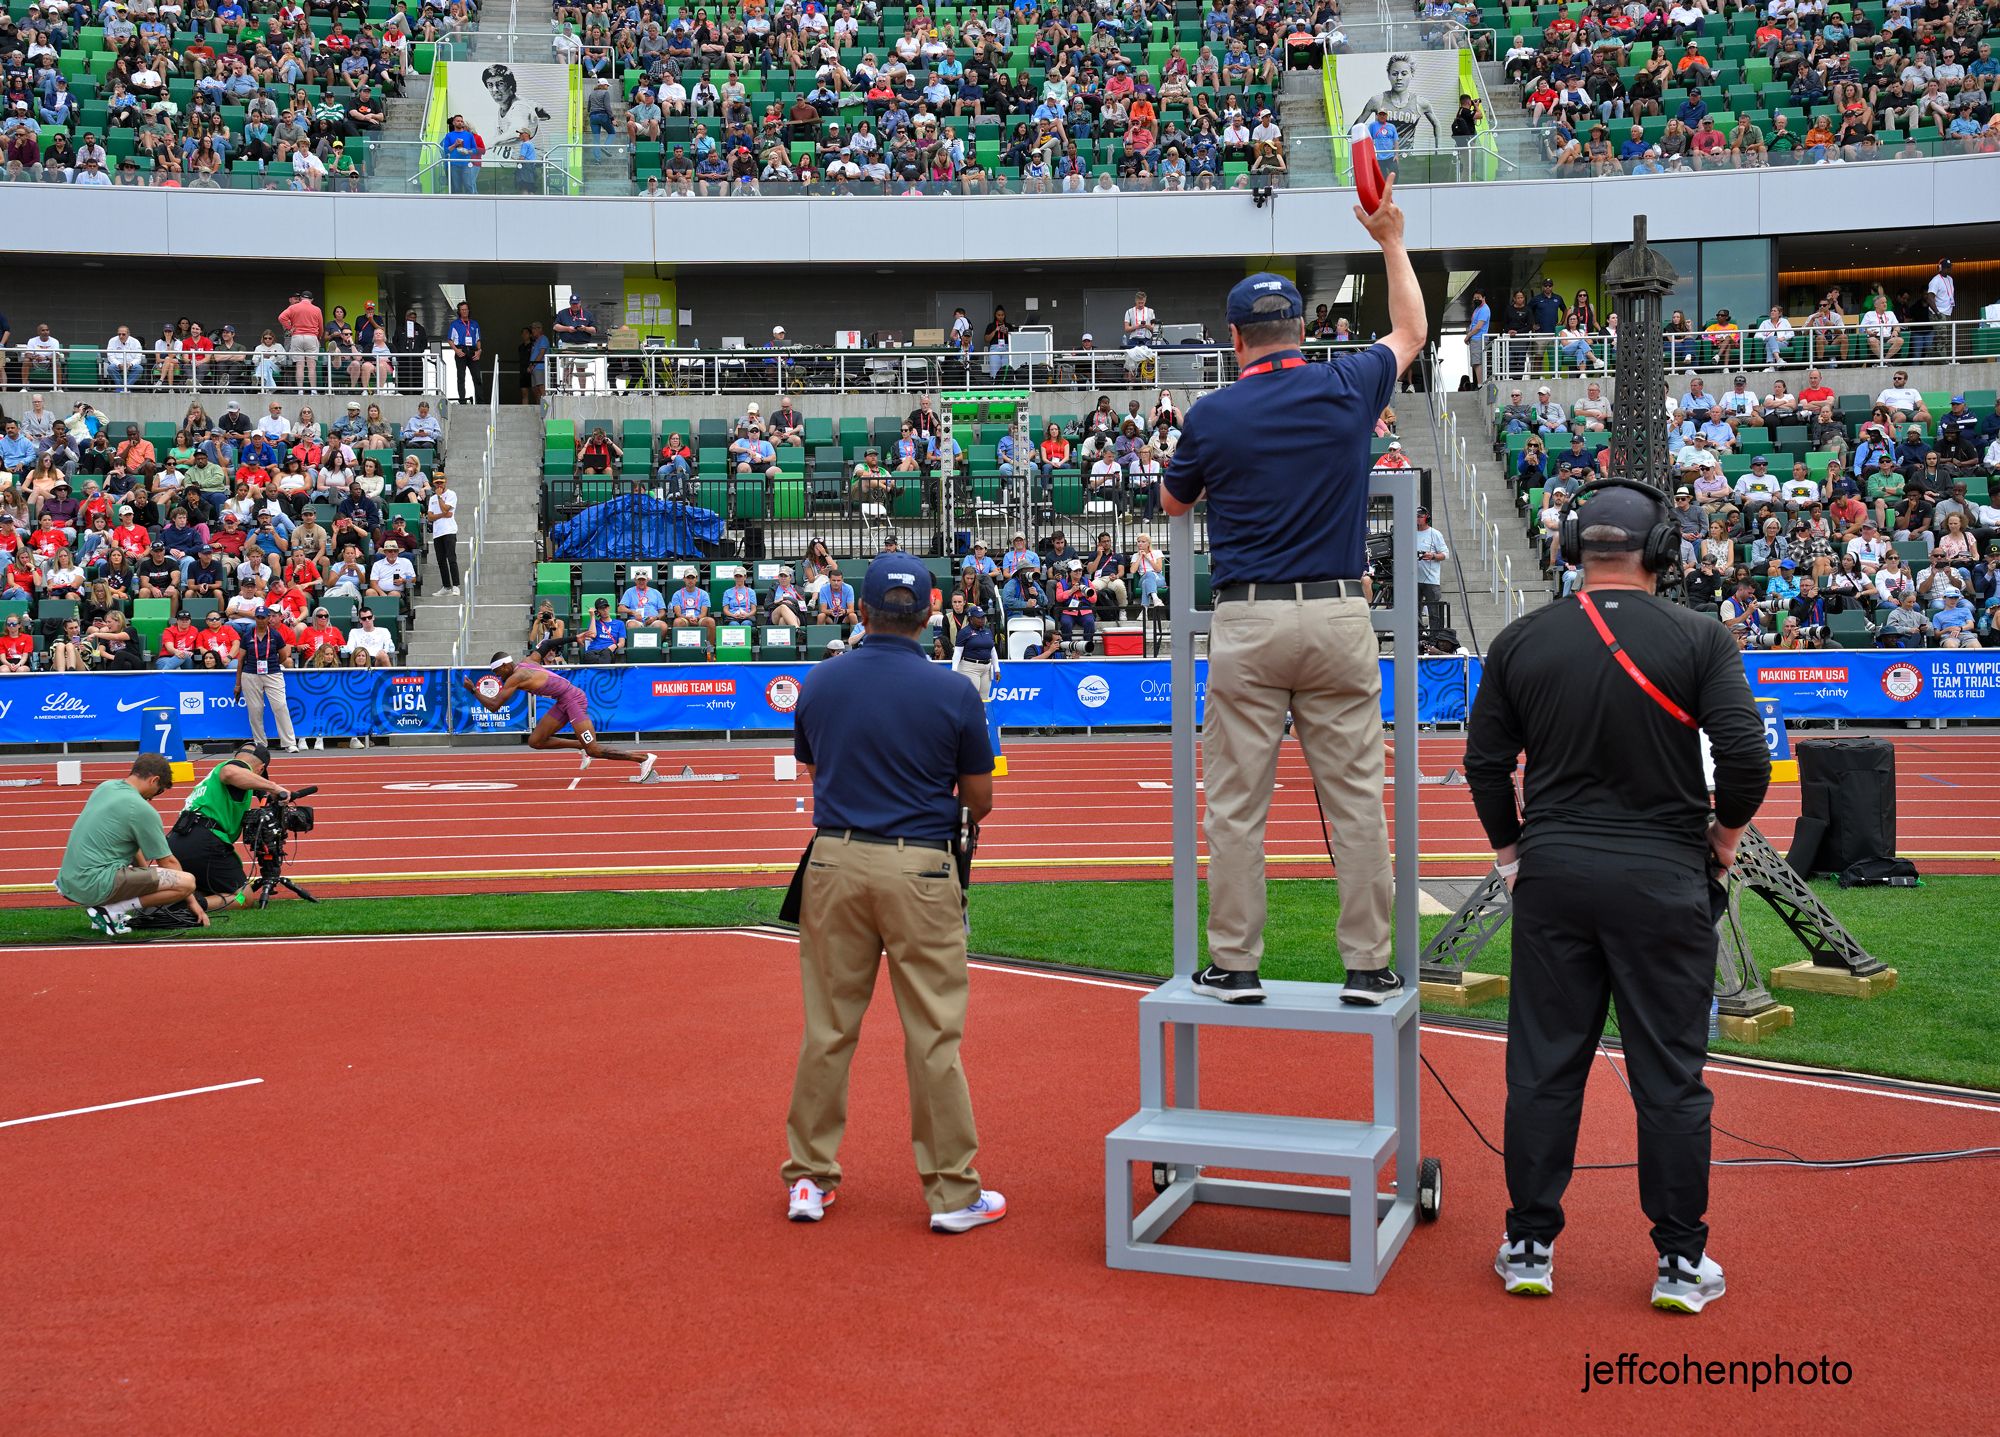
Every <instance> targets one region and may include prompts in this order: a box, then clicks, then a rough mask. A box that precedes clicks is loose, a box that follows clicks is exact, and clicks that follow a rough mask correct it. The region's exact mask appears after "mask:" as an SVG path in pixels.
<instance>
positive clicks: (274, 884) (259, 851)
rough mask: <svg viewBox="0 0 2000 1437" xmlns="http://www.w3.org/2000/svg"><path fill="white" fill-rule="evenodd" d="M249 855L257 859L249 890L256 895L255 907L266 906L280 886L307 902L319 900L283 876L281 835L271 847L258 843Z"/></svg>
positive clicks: (283, 850)
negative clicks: (253, 877) (253, 880)
mask: <svg viewBox="0 0 2000 1437" xmlns="http://www.w3.org/2000/svg"><path fill="white" fill-rule="evenodd" d="M251 857H253V858H255V859H256V860H257V881H256V882H255V883H253V884H251V885H250V891H251V892H252V893H254V894H255V895H256V896H257V905H256V906H257V907H259V908H264V907H267V906H268V905H269V904H270V902H271V896H272V895H273V894H275V893H276V892H277V891H278V890H279V889H280V888H282V889H284V890H285V891H286V892H287V893H290V894H292V895H293V896H294V897H297V898H303V899H305V901H306V902H308V903H317V902H319V900H318V899H317V898H315V897H313V896H312V894H310V893H308V892H306V890H305V889H304V888H302V887H300V886H299V885H298V884H296V883H294V882H293V881H292V880H291V879H289V878H287V877H285V840H284V838H283V837H282V836H280V837H279V839H278V840H277V843H276V844H275V845H274V846H272V847H269V848H266V847H264V846H263V845H262V844H259V845H258V846H257V847H256V848H255V849H253V850H252V851H251Z"/></svg>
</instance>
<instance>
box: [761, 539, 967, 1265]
mask: <svg viewBox="0 0 2000 1437" xmlns="http://www.w3.org/2000/svg"><path fill="white" fill-rule="evenodd" d="M930 611H931V576H930V571H929V570H927V569H926V568H925V567H924V566H923V565H922V564H921V563H919V562H917V561H916V560H914V559H911V558H910V557H909V556H908V555H906V554H900V553H891V554H880V555H877V556H876V558H875V561H874V562H873V563H872V564H870V565H869V566H868V574H867V577H866V578H864V579H863V580H862V581H861V618H862V628H863V629H865V630H866V632H867V638H866V639H864V640H863V641H862V642H861V644H860V645H859V646H858V647H857V648H856V649H855V650H854V651H853V652H852V653H850V654H846V655H844V656H843V657H842V658H840V659H839V660H838V661H837V662H833V663H823V664H818V665H816V666H815V667H814V668H813V671H812V673H811V674H809V675H808V676H807V678H806V680H805V684H804V686H803V688H802V689H801V691H800V694H799V703H798V712H797V714H796V716H795V718H794V727H793V730H792V751H793V753H794V754H795V755H796V757H797V758H798V761H799V763H800V764H801V765H802V766H803V767H804V769H805V772H806V774H807V776H808V777H809V778H810V779H811V780H812V785H813V824H814V827H816V828H817V829H818V830H819V832H818V834H817V836H816V837H815V838H814V839H813V844H812V847H811V849H810V850H808V852H807V854H806V858H805V861H804V862H803V863H802V864H801V865H800V873H801V877H802V882H801V887H800V901H799V974H800V978H801V981H802V986H803V988H804V997H805V1037H804V1040H803V1041H802V1042H801V1043H800V1045H799V1066H798V1074H797V1077H796V1078H795V1079H794V1081H793V1085H792V1106H791V1113H790V1116H789V1117H788V1118H787V1119H786V1122H785V1136H786V1140H787V1142H788V1143H789V1145H790V1148H791V1157H790V1159H789V1161H787V1162H786V1164H785V1168H784V1176H785V1182H786V1184H787V1185H788V1186H789V1188H790V1192H789V1194H788V1197H787V1208H786V1215H787V1216H788V1217H790V1218H791V1220H792V1221H793V1222H818V1221H819V1220H820V1219H821V1218H822V1217H824V1216H825V1215H826V1209H827V1207H828V1206H829V1205H830V1204H831V1203H832V1202H833V1198H834V1193H835V1191H836V1190H837V1189H838V1188H839V1186H840V1162H839V1156H838V1154H839V1151H840V1138H841V1134H842V1132H843V1131H844V1130H845V1128H846V1126H847V1073H848V1067H849V1065H850V1064H851V1063H852V1062H853V1060H854V1045H855V1041H856V1039H857V1037H858V1036H859V1034H860V1031H861V1019H862V1017H863V1015H864V1014H866V1013H867V1011H868V1000H869V998H870V997H872V996H873V995H874V992H875V974H876V966H877V964H878V963H879V962H880V961H881V958H882V955H883V954H884V953H885V952H886V953H887V954H888V956H889V986H890V988H891V990H892V991H894V993H895V995H896V1010H897V1012H898V1013H900V1014H901V1015H902V1019H903V1037H904V1053H905V1057H906V1062H905V1065H904V1066H905V1069H906V1073H907V1076H908V1079H909V1085H910V1140H911V1143H912V1144H913V1146H914V1147H915V1149H916V1156H917V1172H918V1175H919V1176H920V1177H921V1178H922V1179H923V1185H924V1199H925V1202H926V1203H927V1204H928V1205H929V1207H930V1212H931V1231H933V1232H953V1233H957V1232H969V1231H971V1230H972V1229H973V1228H975V1227H983V1226H985V1225H986V1224H988V1223H992V1222H998V1221H999V1220H1000V1219H1001V1218H1003V1217H1005V1216H1006V1215H1007V1200H1006V1198H1004V1197H1002V1196H1001V1195H1000V1194H999V1193H997V1192H992V1191H990V1190H987V1189H985V1188H982V1187H981V1186H980V1181H979V1174H978V1172H977V1171H975V1170H974V1168H973V1166H972V1158H973V1154H974V1153H975V1152H976V1151H977V1150H978V1147H979V1137H978V1133H977V1132H976V1131H975V1130H974V1128H973V1123H972V1097H971V1094H970V1093H969V1092H968V1091H967V1089H966V1085H965V1070H964V1069H963V1068H962V1067H961V1066H960V1064H959V1061H958V1045H959V1040H960V1039H961V1038H962V1037H963V1035H964V1032H965V996H966V986H967V977H966V966H965V927H964V924H963V922H962V921H961V919H960V913H961V911H962V910H961V900H962V898H963V890H962V888H961V887H960V884H959V878H958V873H957V871H956V869H955V866H954V863H953V854H954V852H955V850H956V847H957V839H958V836H959V828H960V823H961V817H960V809H961V807H963V808H964V809H965V810H966V811H967V813H968V814H969V815H970V819H971V822H972V823H974V824H977V823H978V822H979V820H981V819H982V818H984V817H985V816H986V815H987V814H988V813H989V812H990V811H991V810H992V808H993V747H992V744H991V743H990V742H989V740H988V738H987V734H986V713H985V709H984V706H983V705H982V704H981V703H980V701H979V694H978V692H977V690H975V689H974V688H973V686H972V685H971V684H969V683H966V682H965V681H964V680H963V679H961V678H960V677H959V676H958V675H957V674H955V673H952V672H951V671H950V670H949V669H948V668H945V667H944V666H943V665H939V664H933V663H931V661H930V660H929V659H928V658H927V657H926V656H925V652H924V650H923V648H921V647H920V646H919V645H918V638H919V636H921V635H922V634H923V632H924V630H925V628H926V627H928V625H929V622H930ZM885 719H886V721H885Z"/></svg>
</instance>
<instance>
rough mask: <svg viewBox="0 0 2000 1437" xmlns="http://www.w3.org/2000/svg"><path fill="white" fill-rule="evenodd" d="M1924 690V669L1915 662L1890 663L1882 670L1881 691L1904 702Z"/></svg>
mask: <svg viewBox="0 0 2000 1437" xmlns="http://www.w3.org/2000/svg"><path fill="white" fill-rule="evenodd" d="M1923 691H1924V671H1923V670H1922V669H1920V668H1918V667H1917V666H1916V665H1915V664H1891V665H1889V667H1888V668H1886V669H1884V670H1883V671H1882V692H1883V693H1885V694H1887V695H1888V696H1889V697H1890V698H1892V699H1894V700H1895V701H1896V702H1897V703H1899V704H1906V703H1908V702H1909V701H1910V700H1911V699H1913V698H1916V697H1917V696H1918V695H1919V694H1921V693H1922V692H1923Z"/></svg>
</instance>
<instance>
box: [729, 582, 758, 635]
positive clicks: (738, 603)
mask: <svg viewBox="0 0 2000 1437" xmlns="http://www.w3.org/2000/svg"><path fill="white" fill-rule="evenodd" d="M722 617H723V618H725V619H728V620H729V621H730V622H731V623H734V624H754V623H756V622H757V618H758V607H757V591H756V590H755V589H753V588H751V587H750V575H749V572H748V571H747V570H743V569H738V570H737V571H736V582H735V583H733V584H731V585H730V586H729V587H728V588H727V589H724V590H723V591H722Z"/></svg>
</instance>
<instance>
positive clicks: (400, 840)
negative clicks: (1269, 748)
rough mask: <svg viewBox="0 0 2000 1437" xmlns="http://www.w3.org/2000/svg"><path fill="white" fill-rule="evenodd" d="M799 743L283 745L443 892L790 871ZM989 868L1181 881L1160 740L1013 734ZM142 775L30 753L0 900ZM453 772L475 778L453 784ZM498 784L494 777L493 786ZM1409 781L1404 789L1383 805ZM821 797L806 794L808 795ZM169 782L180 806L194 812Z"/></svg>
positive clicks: (1974, 814) (1966, 788)
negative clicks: (1035, 738) (103, 786)
mask: <svg viewBox="0 0 2000 1437" xmlns="http://www.w3.org/2000/svg"><path fill="white" fill-rule="evenodd" d="M1893 741H1894V742H1895V743H1896V746H1897V759H1898V762H1897V775H1898V788H1899V793H1898V818H1899V828H1898V842H1899V843H1900V845H1901V847H1902V850H1903V851H1904V852H1905V853H1907V854H1908V855H1910V856H1911V857H1913V858H1915V859H1916V860H1917V862H1918V863H1919V865H1920V866H1922V867H1923V868H1924V869H1925V870H1926V871H1930V872H1944V871H1972V872H2000V736H1994V735H1958V734H1933V733H1922V734H1907V735H1898V736H1894V739H1893ZM786 751H787V750H784V749H778V748H771V747H752V746H747V745H737V746H732V747H718V746H714V745H705V746H701V747H689V748H674V747H671V746H662V747H660V748H658V749H657V752H658V753H659V754H660V756H661V771H662V772H663V773H667V774H678V773H680V772H681V770H682V769H683V767H692V768H693V769H694V771H695V773H696V774H698V775H717V774H732V773H733V774H736V775H738V777H737V779H736V780H735V781H732V782H671V783H664V784H655V785H650V786H645V787H641V786H639V785H636V784H633V783H631V782H629V781H628V779H629V777H630V775H631V773H632V769H631V767H630V766H629V765H626V764H617V763H608V762H602V761H600V762H598V763H597V764H595V765H593V766H592V768H591V769H590V771H589V772H588V773H587V774H579V772H578V768H577V763H576V760H575V758H574V757H572V756H569V755H566V754H557V753H534V752H530V751H529V750H527V749H525V748H520V749H501V750H496V749H490V748H488V749H477V750H470V751H449V750H436V749H433V750H418V749H407V750H400V751H399V750H387V751H384V750H379V749H377V750H368V751H365V752H360V753H347V752H323V753H308V754H302V755H298V756H295V757H282V758H280V759H279V760H278V761H277V764H276V766H275V772H276V774H277V776H278V777H279V778H280V779H281V780H282V781H283V782H285V783H286V784H287V785H289V786H292V787H302V786H304V785H306V784H319V785H321V792H320V793H319V794H318V796H316V797H315V798H313V799H311V800H310V802H311V803H312V804H313V805H314V806H315V807H316V808H317V810H318V814H319V827H318V828H317V830H316V831H315V832H314V833H312V834H311V835H309V836H308V837H307V838H305V839H304V840H303V841H302V842H301V843H300V844H299V846H298V848H297V851H296V852H295V854H294V857H293V860H292V863H291V866H290V871H291V873H292V874H293V875H294V876H295V877H297V878H299V879H300V880H301V881H304V882H306V883H308V884H312V883H317V884H320V885H323V886H333V888H334V891H335V892H337V891H338V890H339V886H340V885H363V884H365V885H368V887H369V891H372V892H378V893H387V892H439V891H457V892H465V891H476V890H481V889H485V890H501V889H504V890H509V891H520V890H531V889H573V888H579V887H620V888H632V887H726V886H736V885H739V884H743V883H753V884H754V883H775V882H781V881H783V880H784V879H785V878H786V877H787V876H789V874H790V873H791V870H792V866H793V864H795V863H796V862H797V859H798V854H799V851H800V850H801V849H802V848H803V847H804V845H805V842H806V837H807V835H808V833H809V832H810V831H811V814H810V811H809V810H810V809H811V806H812V799H811V793H810V789H809V786H808V785H807V784H805V783H803V782H797V783H782V784H781V783H778V782H776V781H774V780H773V778H772V776H771V773H772V763H771V760H772V757H773V755H774V754H776V753H780V752H786ZM1462 754H1463V743H1462V740H1461V739H1459V738H1458V737H1456V736H1443V735H1440V736H1437V737H1435V738H1426V739H1425V740H1424V741H1423V742H1422V746H1421V748H1420V750H1419V755H1418V762H1419V765H1420V767H1421V768H1422V769H1423V770H1424V771H1425V772H1426V773H1428V774H1430V775H1432V776H1439V775H1442V774H1444V773H1445V772H1446V771H1447V770H1450V769H1454V768H1456V767H1457V766H1458V764H1459V763H1460V761H1461V758H1462ZM1007 756H1008V764H1009V770H1010V771H1009V773H1008V776H1007V777H1006V778H1004V779H1002V780H1000V781H999V782H998V784H997V786H996V796H997V808H996V810H995V812H994V814H993V816H992V817H991V818H990V819H989V820H988V821H987V823H986V824H985V826H984V834H983V839H982V843H981V845H980V850H979V860H978V861H979V864H980V866H981V867H982V869H983V870H984V871H985V872H987V873H988V874H990V875H991V876H992V877H994V878H1021V879H1037V880H1044V879H1088V878H1110V877H1163V876H1165V873H1166V871H1167V866H1168V863H1169V860H1170V857H1171V853H1172V827H1171V822H1170V815H1169V794H1168V791H1167V781H1168V776H1169V761H1168V751H1167V745H1166V743H1165V742H1164V741H1163V740H1145V741H1131V740H1101V741H1078V740H1064V741H1049V742H1025V741H1023V742H1016V743H1014V744H1012V745H1011V746H1010V747H1009V749H1008V755H1007ZM124 771H125V765H124V764H121V763H114V762H103V763H95V762H93V763H90V764H87V765H86V766H85V785H84V786H83V787H81V788H56V787H55V786H54V771H53V764H49V765H12V766H9V767H6V768H4V769H0V775H5V776H8V777H32V776H40V777H42V779H43V782H42V784H41V785H39V786H37V787H32V788H0V859H4V869H5V872H6V873H7V875H8V876H9V878H10V879H11V882H10V883H9V884H6V885H0V903H9V904H20V903H35V904H40V903H45V902H55V901H57V900H55V899H54V896H53V894H51V893H50V891H49V889H48V887H47V885H48V882H49V880H50V878H51V877H52V876H53V875H54V872H55V869H56V867H57V865H58V864H59V862H60V861H61V857H62V845H63V841H64V838H65V836H66V835H67V833H68V830H69V825H70V823H71V821H72V819H73V818H74V816H75V814H76V811H77V809H78V808H80V807H81V806H82V803H83V800H84V798H85V796H86V795H87V794H88V792H89V788H90V786H91V785H92V784H95V783H96V782H98V781H100V780H102V779H105V778H110V777H115V776H117V775H118V774H120V773H123V772H124ZM1278 784H1279V787H1278V791H1277V792H1276V794H1275V795H1274V801H1273V807H1272V813H1271V827H1270V832H1269V837H1268V840H1267V843H1266V851H1267V853H1268V854H1269V855H1270V858H1271V863H1272V866H1273V872H1274V873H1275V874H1281V875H1284V876H1292V877H1298V876H1310V875H1311V874H1314V873H1326V872H1328V871H1330V870H1329V866H1328V864H1327V861H1326V858H1325V848H1324V845H1323V841H1322V838H1321V833H1320V820H1319V813H1318V809H1317V806H1316V805H1315V804H1314V802H1313V796H1312V789H1311V786H1310V783H1309V781H1308V775H1307V772H1306V768H1305V762H1304V758H1303V756H1302V755H1301V753H1300V751H1299V749H1298V746H1297V744H1296V743H1294V742H1289V741H1288V742H1287V743H1286V744H1285V747H1284V750H1283V753H1282V757H1281V760H1280V764H1279V772H1278ZM451 785H464V787H458V788H454V787H451ZM480 785H491V787H480ZM1392 793H1393V790H1388V791H1387V792H1385V802H1387V801H1388V797H1389V794H1392ZM802 798H803V799H804V801H805V809H806V810H807V811H800V810H799V807H798V805H799V800H800V799H802ZM178 804H179V800H178V798H177V797H169V799H168V800H167V805H168V808H169V810H170V811H171V810H177V809H178ZM1418 808H1419V814H1420V820H1421V827H1422V853H1423V864H1424V871H1425V873H1426V874H1427V875H1429V876H1435V877H1445V876H1455V875H1468V874H1476V873H1479V872H1483V871H1484V869H1485V866H1486V865H1487V863H1488V862H1490V854H1489V853H1488V851H1487V850H1486V847H1485V839H1484V837H1483V836H1482V834H1481V831H1480V828H1479V824H1478V820H1477V819H1476V817H1475V816H1474V814H1473V810H1472V803H1471V800H1470V798H1469V797H1468V796H1467V793H1466V790H1465V789H1464V788H1463V787H1462V786H1448V787H1436V786H1428V785H1427V786H1424V787H1422V788H1420V789H1419V796H1418ZM1797 813H1798V789H1797V787H1796V786H1793V785H1778V786H1775V787H1774V788H1773V789H1772V791H1771V797H1770V799H1769V800H1768V801H1767V802H1766V804H1765V807H1764V811H1763V813H1762V815H1761V816H1760V818H1759V824H1760V826H1761V827H1762V829H1763V831H1764V833H1765V834H1766V836H1768V837H1769V838H1770V839H1771V840H1772V842H1774V843H1775V844H1776V845H1777V846H1778V847H1779V849H1780V850H1782V849H1784V848H1785V847H1786V846H1787V844H1788V842H1789V839H1790V835H1791V830H1792V824H1793V821H1794V819H1795V818H1796V816H1797Z"/></svg>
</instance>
